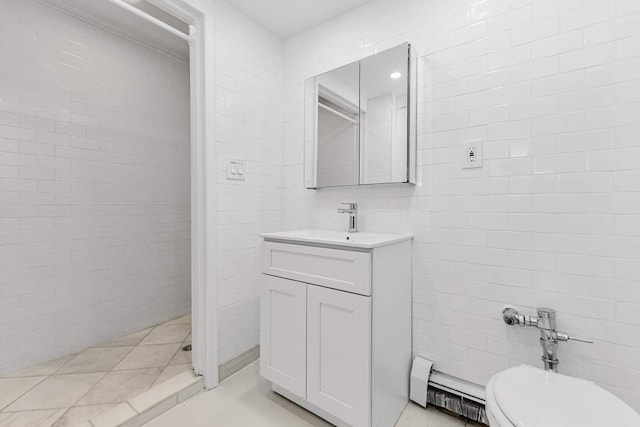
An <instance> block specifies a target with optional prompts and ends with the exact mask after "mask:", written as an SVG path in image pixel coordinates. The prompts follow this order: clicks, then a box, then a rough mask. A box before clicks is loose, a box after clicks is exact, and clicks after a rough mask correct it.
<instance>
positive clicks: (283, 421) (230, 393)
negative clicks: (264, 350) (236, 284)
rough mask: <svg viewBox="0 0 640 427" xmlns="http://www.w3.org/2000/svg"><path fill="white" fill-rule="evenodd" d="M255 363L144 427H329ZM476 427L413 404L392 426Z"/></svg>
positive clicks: (429, 408)
mask: <svg viewBox="0 0 640 427" xmlns="http://www.w3.org/2000/svg"><path fill="white" fill-rule="evenodd" d="M258 369H259V361H256V362H253V363H252V364H251V365H249V366H247V367H246V368H244V369H243V370H241V371H240V372H238V373H236V374H235V375H232V376H231V377H229V378H228V379H227V380H225V381H223V382H222V383H220V386H218V387H217V388H215V389H213V390H209V391H207V392H205V393H200V394H198V395H197V396H195V397H192V398H191V399H189V400H187V401H186V402H184V403H182V404H180V405H178V406H177V407H175V408H173V409H171V410H170V411H168V412H166V413H165V414H163V415H161V416H160V417H158V418H156V419H155V420H153V421H151V422H149V423H148V424H146V427H175V426H180V425H183V426H189V427H200V426H214V425H215V426H224V427H245V426H252V427H304V426H309V427H311V426H312V427H330V426H331V424H329V423H327V422H326V421H324V420H322V419H321V418H318V417H316V416H315V415H314V414H312V413H310V412H308V411H306V410H305V409H303V408H301V407H299V406H297V405H296V404H294V403H292V402H290V401H288V400H287V399H285V398H283V397H281V396H280V395H278V394H276V393H274V392H273V391H271V386H270V384H269V383H268V382H267V381H266V380H264V379H262V378H261V377H260V375H259V373H258ZM465 426H468V427H471V426H476V427H479V426H480V425H479V424H475V423H471V422H469V423H466V424H465V422H464V421H463V420H461V419H460V418H457V417H454V416H451V415H448V414H446V413H444V412H441V411H439V410H436V409H434V408H433V407H431V406H430V407H428V408H427V409H424V408H422V407H420V406H418V405H415V404H414V403H409V405H408V406H407V407H406V409H405V410H404V412H403V414H402V416H401V417H400V419H399V420H398V422H397V424H396V427H465Z"/></svg>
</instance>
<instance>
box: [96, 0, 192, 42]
mask: <svg viewBox="0 0 640 427" xmlns="http://www.w3.org/2000/svg"><path fill="white" fill-rule="evenodd" d="M107 1H109V2H111V3H113V4H115V5H116V6H118V7H120V8H122V9H125V10H126V11H128V12H130V13H133V14H134V15H136V16H138V17H140V18H142V19H144V20H145V21H147V22H151V23H152V24H153V25H156V26H157V27H159V28H162V29H163V30H165V31H167V32H169V33H171V34H173V35H174V36H177V37H180V38H181V39H183V40H187V41H189V35H187V34H185V33H183V32H181V31H178V30H176V29H175V28H173V27H172V26H171V25H169V24H166V23H164V22H162V21H161V20H159V19H158V18H155V17H153V16H151V15H149V14H148V13H146V12H143V11H142V10H140V9H138V8H137V7H134V6H131V5H130V4H129V3H127V2H125V1H124V0H107Z"/></svg>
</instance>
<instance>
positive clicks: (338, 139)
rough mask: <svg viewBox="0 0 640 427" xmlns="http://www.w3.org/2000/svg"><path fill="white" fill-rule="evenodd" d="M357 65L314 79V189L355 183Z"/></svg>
mask: <svg viewBox="0 0 640 427" xmlns="http://www.w3.org/2000/svg"><path fill="white" fill-rule="evenodd" d="M358 74H359V65H358V63H354V64H349V65H347V66H344V67H341V68H338V69H336V70H333V71H330V72H328V73H325V74H322V75H320V76H318V77H316V85H315V86H316V88H315V90H316V93H317V95H316V97H317V116H316V120H317V126H316V129H317V135H316V138H317V147H316V150H317V152H316V156H317V171H316V174H317V176H316V182H317V186H318V187H336V186H341V185H357V184H358V158H359V142H358V136H359V120H360V109H359V100H358Z"/></svg>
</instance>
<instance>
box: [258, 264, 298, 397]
mask: <svg viewBox="0 0 640 427" xmlns="http://www.w3.org/2000/svg"><path fill="white" fill-rule="evenodd" d="M262 280H263V283H262V295H261V297H260V374H261V375H262V376H263V377H264V378H266V379H268V380H269V381H271V382H273V383H275V384H277V385H279V386H281V387H283V388H285V389H286V390H288V391H290V392H291V393H294V394H295V395H297V396H300V397H302V398H305V391H306V352H307V349H306V336H307V329H306V328H307V325H306V323H307V322H306V320H307V319H306V308H307V285H306V284H304V283H300V282H294V281H292V280H286V279H281V278H278V277H272V276H267V275H263V276H262Z"/></svg>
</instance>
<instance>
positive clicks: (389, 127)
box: [360, 45, 409, 184]
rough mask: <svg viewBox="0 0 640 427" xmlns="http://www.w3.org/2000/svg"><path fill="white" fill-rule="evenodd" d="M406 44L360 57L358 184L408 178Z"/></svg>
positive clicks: (400, 180)
mask: <svg viewBox="0 0 640 427" xmlns="http://www.w3.org/2000/svg"><path fill="white" fill-rule="evenodd" d="M408 70H409V64H408V50H407V45H402V46H398V47H396V48H393V49H389V50H386V51H384V52H381V53H378V54H377V55H373V56H369V57H367V58H364V59H363V60H361V61H360V123H361V127H360V132H361V136H360V184H379V183H387V182H403V181H407V165H408V162H407V129H408V115H407V87H408V81H409V80H408V75H407V74H408Z"/></svg>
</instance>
